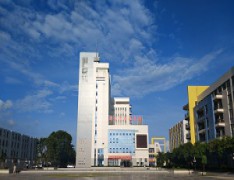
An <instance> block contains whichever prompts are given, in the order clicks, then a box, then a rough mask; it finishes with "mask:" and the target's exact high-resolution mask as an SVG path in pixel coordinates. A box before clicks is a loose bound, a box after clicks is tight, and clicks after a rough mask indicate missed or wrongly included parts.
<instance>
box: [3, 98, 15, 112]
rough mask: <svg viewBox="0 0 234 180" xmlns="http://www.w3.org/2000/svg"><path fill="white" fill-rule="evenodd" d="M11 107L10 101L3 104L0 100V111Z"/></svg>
mask: <svg viewBox="0 0 234 180" xmlns="http://www.w3.org/2000/svg"><path fill="white" fill-rule="evenodd" d="M12 106H13V103H12V101H11V100H6V101H5V102H4V101H3V100H1V99H0V111H1V110H2V111H3V110H7V109H10V108H11V107H12Z"/></svg>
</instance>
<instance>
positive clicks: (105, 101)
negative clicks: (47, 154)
mask: <svg viewBox="0 0 234 180" xmlns="http://www.w3.org/2000/svg"><path fill="white" fill-rule="evenodd" d="M109 81H110V78H109V64H108V63H100V62H99V56H98V54H97V53H93V52H91V53H90V52H89V53H87V52H81V53H80V68H79V96H78V116H77V147H76V151H77V154H76V167H91V166H98V165H104V159H106V158H105V157H104V155H105V154H106V153H105V152H107V151H108V150H107V148H108V136H107V135H108V116H109V99H110V82H109Z"/></svg>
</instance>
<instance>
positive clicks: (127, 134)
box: [110, 133, 135, 136]
mask: <svg viewBox="0 0 234 180" xmlns="http://www.w3.org/2000/svg"><path fill="white" fill-rule="evenodd" d="M118 135H119V136H122V135H123V136H125V135H126V136H131V135H132V136H135V133H110V136H118Z"/></svg>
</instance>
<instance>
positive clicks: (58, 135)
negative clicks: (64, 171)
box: [46, 130, 75, 167]
mask: <svg viewBox="0 0 234 180" xmlns="http://www.w3.org/2000/svg"><path fill="white" fill-rule="evenodd" d="M71 142H72V137H71V135H70V134H68V133H67V132H65V131H62V130H59V131H57V132H52V133H51V134H50V135H49V137H48V138H47V139H46V148H47V152H46V155H47V159H48V161H49V162H51V164H52V165H53V166H56V167H66V166H67V164H68V163H74V162H75V151H74V148H73V146H72V144H71Z"/></svg>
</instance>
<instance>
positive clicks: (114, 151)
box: [109, 148, 135, 153]
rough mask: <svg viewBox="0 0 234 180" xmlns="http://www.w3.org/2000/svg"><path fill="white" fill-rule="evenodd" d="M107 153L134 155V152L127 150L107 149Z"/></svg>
mask: <svg viewBox="0 0 234 180" xmlns="http://www.w3.org/2000/svg"><path fill="white" fill-rule="evenodd" d="M109 153H135V150H133V151H132V150H130V149H128V148H109Z"/></svg>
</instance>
